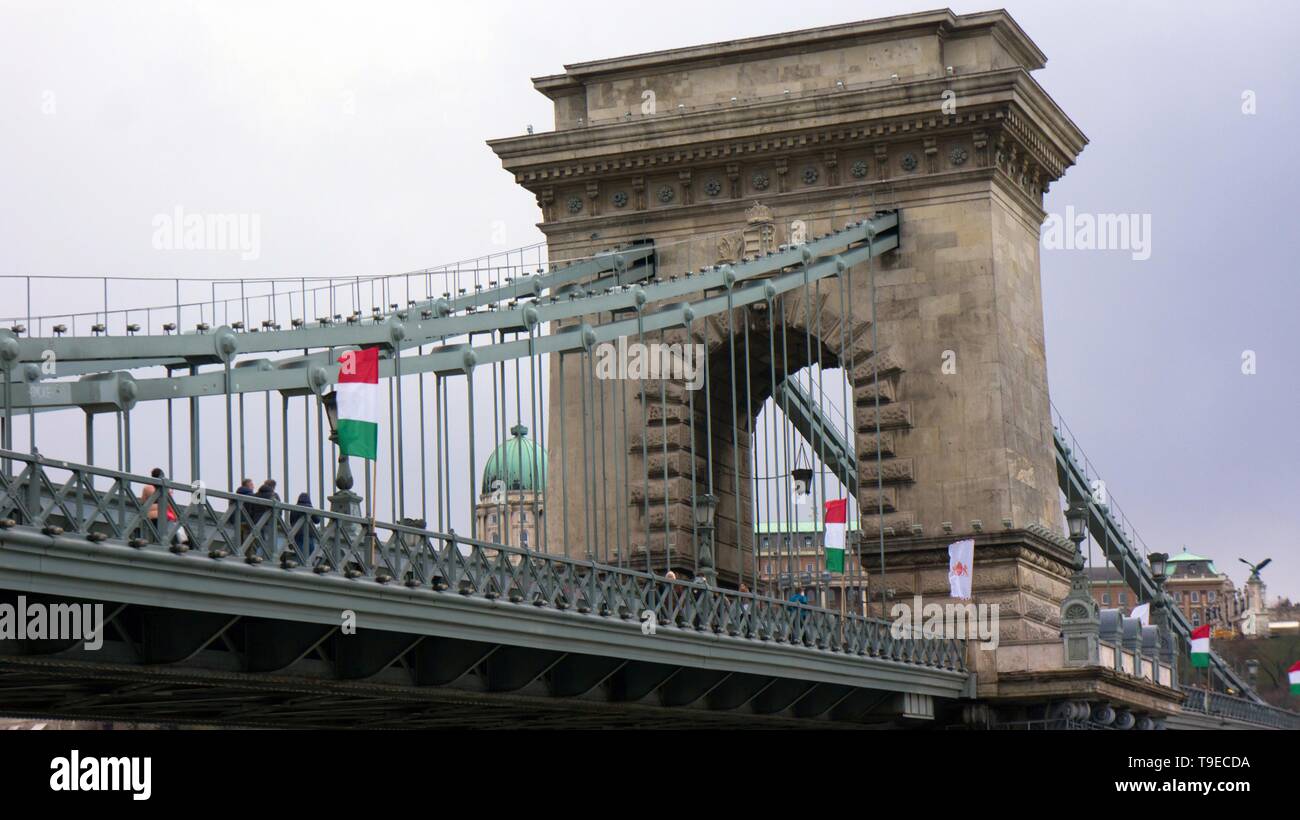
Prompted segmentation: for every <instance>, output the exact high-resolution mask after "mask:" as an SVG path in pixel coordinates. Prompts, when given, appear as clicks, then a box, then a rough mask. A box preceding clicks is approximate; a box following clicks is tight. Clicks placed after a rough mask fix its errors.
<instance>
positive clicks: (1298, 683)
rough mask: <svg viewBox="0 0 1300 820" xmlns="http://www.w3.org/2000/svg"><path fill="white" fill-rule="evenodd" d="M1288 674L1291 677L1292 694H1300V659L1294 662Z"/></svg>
mask: <svg viewBox="0 0 1300 820" xmlns="http://www.w3.org/2000/svg"><path fill="white" fill-rule="evenodd" d="M1286 674H1287V677H1288V678H1290V679H1291V694H1293V695H1300V661H1296V662H1295V663H1293V664H1292V665H1291V668H1290V669H1288V670H1287V673H1286Z"/></svg>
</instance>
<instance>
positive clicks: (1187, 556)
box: [1169, 547, 1219, 575]
mask: <svg viewBox="0 0 1300 820" xmlns="http://www.w3.org/2000/svg"><path fill="white" fill-rule="evenodd" d="M1194 561H1204V562H1205V563H1206V566H1207V567H1208V568H1209V570H1210V572H1213V573H1215V574H1216V575H1217V574H1218V572H1219V571H1218V570H1217V569H1215V568H1214V560H1213V559H1212V558H1206V557H1205V556H1204V555H1197V554H1196V553H1194V552H1188V551H1187V547H1183V551H1182V552H1181V553H1179V554H1178V555H1171V556H1169V563H1171V564H1177V563H1182V562H1189V563H1190V562H1194Z"/></svg>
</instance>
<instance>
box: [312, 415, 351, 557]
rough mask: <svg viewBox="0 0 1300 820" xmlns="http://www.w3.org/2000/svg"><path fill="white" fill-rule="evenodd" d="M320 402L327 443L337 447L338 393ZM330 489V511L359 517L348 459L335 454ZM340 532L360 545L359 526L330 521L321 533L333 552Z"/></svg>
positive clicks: (340, 534)
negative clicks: (332, 547)
mask: <svg viewBox="0 0 1300 820" xmlns="http://www.w3.org/2000/svg"><path fill="white" fill-rule="evenodd" d="M321 403H322V404H324V405H325V417H326V418H327V419H328V420H329V425H330V441H332V442H334V443H335V444H338V442H339V399H338V394H337V393H335V392H334V391H330V392H329V393H326V394H324V395H322V396H321ZM334 487H335V488H336V489H337V492H335V493H334V495H331V496H330V497H329V502H330V512H332V513H339V514H341V515H348V516H353V517H359V516H360V515H361V496H359V495H357V494H356V493H354V492H352V468H351V467H349V466H348V457H347V456H346V455H344V454H343V451H342V450H340V451H339V463H338V468H337V469H336V470H335V471H334ZM340 530H342V531H343V532H346V533H347V535H348V540H349V541H350V542H351V543H353V544H356V545H358V546H360V536H361V525H360V524H357V523H356V522H353V521H349V522H340V521H339V519H333V518H332V519H330V521H329V523H328V524H326V525H325V530H324V532H323V533H321V536H322V540H323V541H324V542H326V543H330V544H333V545H334V547H335V550H336V551H337V549H338V546H339V541H340V540H341V537H342V534H343V533H342V532H340ZM321 568H328V565H327V564H326V563H325V562H322V563H321V564H320V565H319V566H318V569H321Z"/></svg>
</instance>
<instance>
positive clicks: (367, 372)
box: [334, 347, 380, 461]
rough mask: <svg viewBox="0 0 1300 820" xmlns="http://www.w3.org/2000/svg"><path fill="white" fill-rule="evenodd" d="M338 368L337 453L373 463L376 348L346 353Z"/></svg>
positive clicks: (375, 448)
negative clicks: (366, 459)
mask: <svg viewBox="0 0 1300 820" xmlns="http://www.w3.org/2000/svg"><path fill="white" fill-rule="evenodd" d="M339 365H340V367H339V381H338V384H336V385H334V395H335V396H337V397H338V411H339V418H338V437H339V452H341V453H342V454H343V455H345V456H360V457H361V458H368V459H371V460H372V461H373V460H374V458H375V455H376V453H377V451H378V449H379V398H380V396H379V348H377V347H371V348H367V349H365V350H349V351H347V352H346V353H344V354H343V355H342V356H340V357H339Z"/></svg>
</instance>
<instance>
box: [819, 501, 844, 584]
mask: <svg viewBox="0 0 1300 820" xmlns="http://www.w3.org/2000/svg"><path fill="white" fill-rule="evenodd" d="M825 507H826V518H825V520H826V540H825V542H824V546H825V547H826V571H827V572H838V573H840V574H841V575H842V574H844V530H845V528H846V527H847V525H848V520H849V510H848V507H849V500H848V499H847V498H832V499H831V500H829V501H827V502H826V504H825Z"/></svg>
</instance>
